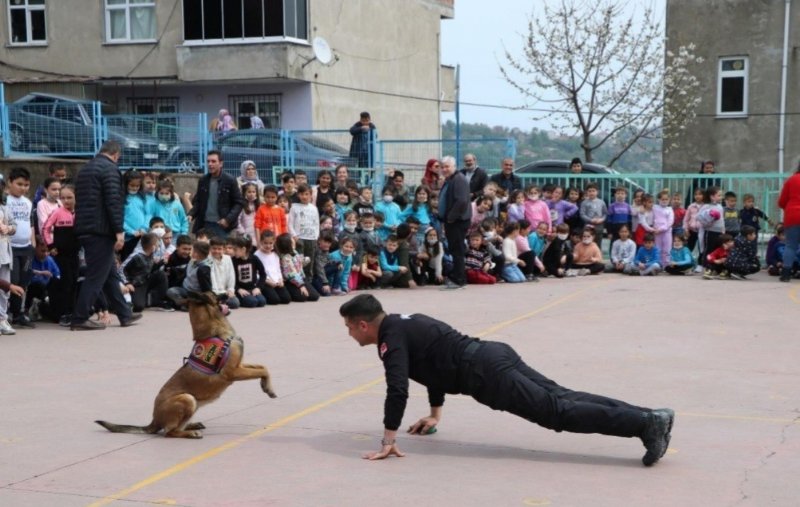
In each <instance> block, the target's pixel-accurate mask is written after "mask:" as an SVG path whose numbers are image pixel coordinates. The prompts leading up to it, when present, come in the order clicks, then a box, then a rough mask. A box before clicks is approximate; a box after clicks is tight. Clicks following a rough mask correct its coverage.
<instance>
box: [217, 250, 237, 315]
mask: <svg viewBox="0 0 800 507" xmlns="http://www.w3.org/2000/svg"><path fill="white" fill-rule="evenodd" d="M210 244H211V290H212V291H213V292H214V294H216V295H217V300H218V301H219V302H220V304H224V305H226V306H227V307H228V308H229V309H230V310H235V309H236V308H239V299H238V298H237V297H236V272H235V271H234V269H233V261H232V260H231V257H230V255H227V254H226V253H225V246H226V241H225V240H224V239H222V238H218V237H216V236H215V237H213V238H211V241H210Z"/></svg>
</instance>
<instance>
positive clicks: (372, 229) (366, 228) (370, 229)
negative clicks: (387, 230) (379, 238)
mask: <svg viewBox="0 0 800 507" xmlns="http://www.w3.org/2000/svg"><path fill="white" fill-rule="evenodd" d="M361 230H362V231H364V232H372V231H374V230H375V228H374V227H362V228H361Z"/></svg>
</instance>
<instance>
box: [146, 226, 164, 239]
mask: <svg viewBox="0 0 800 507" xmlns="http://www.w3.org/2000/svg"><path fill="white" fill-rule="evenodd" d="M150 232H152V233H153V234H155V235H156V236H158V238H159V239H160V238H163V237H164V234H166V232H167V231H166V230H165V229H164V228H163V227H156V228H154V229H153V230H152V231H150Z"/></svg>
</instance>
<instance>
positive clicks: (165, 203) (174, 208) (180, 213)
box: [150, 179, 189, 236]
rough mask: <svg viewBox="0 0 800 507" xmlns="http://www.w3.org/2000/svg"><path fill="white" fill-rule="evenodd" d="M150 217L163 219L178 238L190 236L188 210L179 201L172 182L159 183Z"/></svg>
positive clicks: (165, 180)
mask: <svg viewBox="0 0 800 507" xmlns="http://www.w3.org/2000/svg"><path fill="white" fill-rule="evenodd" d="M150 216H153V217H161V219H162V220H164V224H165V225H168V226H169V227H170V228H171V229H172V231H173V233H175V234H177V235H178V236H180V235H182V234H189V220H188V219H187V218H186V210H185V209H184V208H183V205H182V204H181V202H180V201H179V200H178V199H177V196H176V194H175V187H174V185H173V184H172V182H171V181H170V180H167V179H164V180H161V181H159V182H158V190H157V192H156V199H155V201H154V202H153V205H152V207H151V208H150Z"/></svg>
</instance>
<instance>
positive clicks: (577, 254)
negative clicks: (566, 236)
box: [572, 228, 605, 276]
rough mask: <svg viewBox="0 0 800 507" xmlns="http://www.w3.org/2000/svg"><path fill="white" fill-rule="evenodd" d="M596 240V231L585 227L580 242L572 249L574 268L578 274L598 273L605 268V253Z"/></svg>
mask: <svg viewBox="0 0 800 507" xmlns="http://www.w3.org/2000/svg"><path fill="white" fill-rule="evenodd" d="M594 240H595V237H594V231H592V230H591V229H588V228H587V229H584V230H583V232H582V233H581V241H580V243H578V244H577V245H575V247H574V249H573V250H572V270H577V273H576V274H577V275H578V276H585V275H589V274H592V275H598V274H600V273H602V272H603V271H604V270H605V264H603V254H602V253H601V252H600V247H599V246H597V243H595V242H594Z"/></svg>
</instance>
